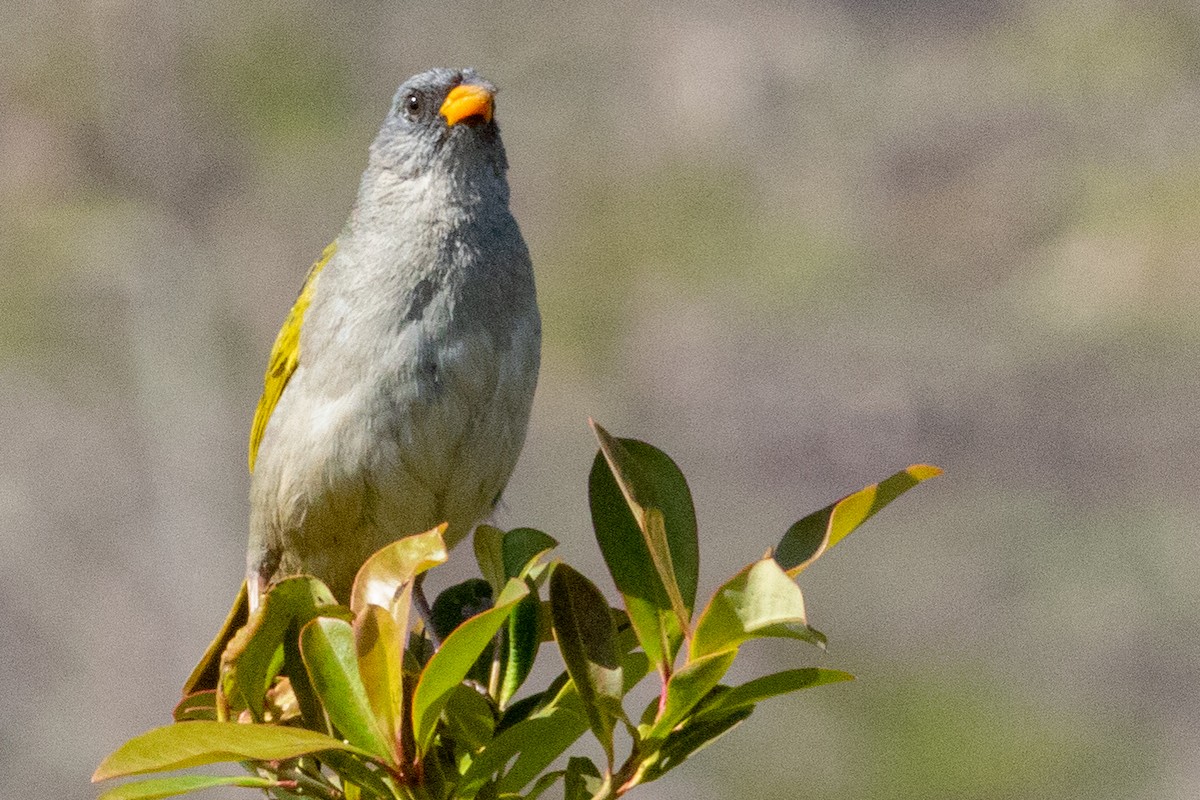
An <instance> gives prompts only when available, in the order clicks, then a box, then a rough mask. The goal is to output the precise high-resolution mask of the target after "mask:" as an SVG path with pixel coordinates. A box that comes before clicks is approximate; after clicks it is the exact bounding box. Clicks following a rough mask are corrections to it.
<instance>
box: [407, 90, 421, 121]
mask: <svg viewBox="0 0 1200 800" xmlns="http://www.w3.org/2000/svg"><path fill="white" fill-rule="evenodd" d="M421 105H422V103H421V95H419V94H417V93H416V92H409V93H408V96H406V97H405V98H404V110H405V111H406V112H408V115H409V116H410V117H415V116H416V115H417V114H419V113H421Z"/></svg>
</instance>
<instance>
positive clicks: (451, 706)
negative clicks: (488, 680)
mask: <svg viewBox="0 0 1200 800" xmlns="http://www.w3.org/2000/svg"><path fill="white" fill-rule="evenodd" d="M445 719H446V730H447V733H448V734H449V735H450V738H452V739H454V741H455V742H457V743H458V744H459V745H460V746H461V747H463V748H465V749H466V750H468V751H470V752H475V751H477V750H479V749H481V748H482V747H484V746H485V745H487V743H488V742H490V741H491V740H492V735H493V733H495V730H496V716H495V713H494V712H493V710H492V704H491V703H490V702H488V699H487V698H486V697H484V696H483V695H482V694H480V693H479V692H477V691H476V690H475V689H473V688H472V687H471V686H469V685H468V684H465V683H460V684H458V685H457V686H455V687H454V689H452V690H451V692H450V697H449V698H448V699H447V700H446V714H445Z"/></svg>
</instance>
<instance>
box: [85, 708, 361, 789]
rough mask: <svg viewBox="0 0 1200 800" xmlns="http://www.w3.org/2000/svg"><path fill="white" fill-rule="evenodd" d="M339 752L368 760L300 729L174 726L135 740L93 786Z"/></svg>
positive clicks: (105, 764)
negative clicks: (150, 775)
mask: <svg viewBox="0 0 1200 800" xmlns="http://www.w3.org/2000/svg"><path fill="white" fill-rule="evenodd" d="M326 750H343V751H345V752H348V753H357V754H358V755H361V756H366V757H368V758H373V756H372V755H371V754H370V753H368V752H366V751H365V750H362V749H360V748H357V747H354V746H353V745H349V744H346V743H345V742H342V741H341V740H339V739H334V738H333V737H331V736H326V735H325V734H323V733H317V732H316V731H310V730H306V729H304V728H288V727H283V726H280V725H248V724H241V723H237V722H177V723H175V724H173V725H166V726H164V727H161V728H155V729H154V730H152V731H147V732H146V733H143V734H142V735H141V736H135V737H134V738H132V739H130V740H129V741H128V742H126V743H125V744H123V745H121V746H120V747H119V748H117V749H116V750H115V751H114V752H113V753H112V754H111V755H109V756H108V758H106V759H104V760H103V761H102V762H100V766H99V767H97V768H96V772H95V774H93V775H92V781H93V782H94V781H102V780H107V779H109V778H119V777H121V776H124V775H140V774H142V773H146V772H167V771H170V770H176V769H186V768H188V767H200V766H204V765H205V764H216V763H220V762H223V761H278V760H281V759H285V758H295V757H296V756H302V755H307V754H309V753H320V752H322V751H326Z"/></svg>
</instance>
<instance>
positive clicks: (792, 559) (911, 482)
mask: <svg viewBox="0 0 1200 800" xmlns="http://www.w3.org/2000/svg"><path fill="white" fill-rule="evenodd" d="M941 474H942V471H941V470H940V469H939V468H937V467H934V466H930V465H929V464H914V465H912V466H911V467H908V468H907V469H902V470H900V471H899V472H897V473H896V474H895V475H892V476H891V477H890V478H888V479H886V480H884V481H881V482H879V483H875V484H872V485H870V486H868V487H867V488H865V489H861V490H859V491H857V492H855V493H854V494H851V495H847V496H846V497H843V498H842V499H841V500H838V501H837V502H836V503H833V504H831V505H828V506H826V507H825V508H823V509H821V510H820V511H815V512H813V513H812V514H809V515H808V516H807V517H805V518H804V519H802V520H800V521H798V522H796V523H795V524H794V525H792V527H790V528H788V530H787V533H785V534H784V535H783V539H782V540H780V542H779V546H778V547H776V548H775V560H776V561H778V562H779V564H780V565H781V566H782V567H783V568H784V569H785V570H786V571H787V573H788V575H790V576H792V577H795V576H796V575H798V574H799V573H800V572H801V571H803V570H804V569H805V568H806V567H808V566H809V565H810V564H812V563H813V562H814V561H816V560H817V559H818V558H820V557H821V556H822V555H823V554H824V553H825V551H826V550H828V549H829V548H831V547H833V546H834V545H835V544H837V543H838V542H840V541H841V540H842V539H844V538H846V536H848V535H849V534H850V533H851V532H852V531H853V530H854V529H855V528H857V527H858V526H859V525H862V524H863V523H864V522H866V521H867V520H868V519H870V518H871V517H872V516H874V515H875V513H876V512H877V511H879V509H881V508H883V507H884V506H886V505H887V504H888V503H890V502H892V501H893V500H895V499H896V498H897V497H899V496H900V495H902V494H904V493H905V492H907V491H908V490H909V489H911V488H913V487H914V486H916V485H917V484H918V483H921V482H922V481H925V480H928V479H930V478H934V477H937V476H938V475H941Z"/></svg>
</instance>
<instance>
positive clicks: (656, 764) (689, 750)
mask: <svg viewBox="0 0 1200 800" xmlns="http://www.w3.org/2000/svg"><path fill="white" fill-rule="evenodd" d="M753 711H754V707H753V706H743V707H742V708H739V709H737V710H736V711H732V712H730V713H729V714H728V715H726V716H723V717H705V718H703V719H698V720H694V721H689V722H688V723H686V724H685V725H683V727H681V728H680V729H679V730H676V731H672V732H671V734H670V735H669V736H668V737H667V738H666V741H664V742H663V744H662V747H660V748H659V750H658V752H657V753H656V754H655V757H654V759H653V761H652V762H651V763H650V765H649V766H648V767H647V769H646V770H645V772H643V773H642V775H641V776H640V780H639V781H638V783H649V782H650V781H652V780H656V779H658V778H660V777H662V775H663V773H665V772H667V771H668V770H670V769H673V768H675V767H677V766H679V765H680V764H682V763H683V762H684V761H685V760H687V758H688V757H689V756H691V755H693V754H694V753H696V752H698V751H700V750H701V749H703V748H705V747H707V746H708V745H710V744H712V743H713V742H715V741H716V740H717V739H719V738H721V737H722V736H724V735H725V734H726V733H728V732H729V731H731V730H733V729H734V728H735V727H736V726H737V725H738V724H740V723H741V722H742V721H743V720H744V719H746V717H748V716H750V714H751V713H752V712H753Z"/></svg>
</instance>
